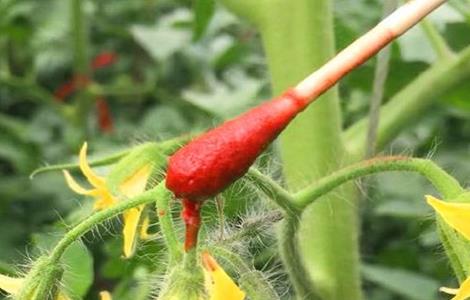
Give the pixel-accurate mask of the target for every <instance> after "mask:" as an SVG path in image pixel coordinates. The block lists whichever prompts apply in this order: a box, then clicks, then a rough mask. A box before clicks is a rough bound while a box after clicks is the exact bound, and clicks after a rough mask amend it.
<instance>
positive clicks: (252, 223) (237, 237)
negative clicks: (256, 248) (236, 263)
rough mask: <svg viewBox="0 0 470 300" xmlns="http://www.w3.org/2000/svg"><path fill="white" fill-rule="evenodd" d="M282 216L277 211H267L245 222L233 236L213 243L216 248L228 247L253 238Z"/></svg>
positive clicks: (282, 215)
mask: <svg viewBox="0 0 470 300" xmlns="http://www.w3.org/2000/svg"><path fill="white" fill-rule="evenodd" d="M283 217H284V214H283V213H282V212H280V211H278V210H273V211H269V212H267V213H266V214H264V215H262V216H260V217H257V218H256V219H253V220H249V221H245V222H243V223H242V224H241V225H240V228H239V229H238V231H237V232H235V233H234V234H232V235H230V236H228V237H226V238H224V239H222V240H219V241H217V242H215V245H217V246H224V245H230V244H232V243H234V242H239V241H242V240H243V239H244V238H246V237H249V238H253V237H254V236H257V235H259V234H260V232H262V231H264V230H265V229H266V228H270V227H272V226H273V225H274V224H276V223H277V222H279V221H280V220H282V219H283Z"/></svg>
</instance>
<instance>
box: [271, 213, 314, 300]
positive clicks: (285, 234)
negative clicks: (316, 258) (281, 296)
mask: <svg viewBox="0 0 470 300" xmlns="http://www.w3.org/2000/svg"><path fill="white" fill-rule="evenodd" d="M298 229H299V218H298V217H296V216H287V217H286V218H285V220H284V221H283V223H282V225H281V232H280V234H279V252H280V254H281V259H282V262H283V264H284V267H285V268H286V270H287V273H288V274H289V277H290V279H291V282H292V284H293V286H294V289H295V292H296V296H297V298H298V299H311V300H315V299H322V298H321V297H320V296H319V295H318V294H316V291H315V289H314V283H313V282H312V281H311V280H310V276H309V275H308V272H307V270H306V269H305V266H304V264H303V262H302V259H301V256H300V253H299V246H298V236H297V234H298V232H297V231H298Z"/></svg>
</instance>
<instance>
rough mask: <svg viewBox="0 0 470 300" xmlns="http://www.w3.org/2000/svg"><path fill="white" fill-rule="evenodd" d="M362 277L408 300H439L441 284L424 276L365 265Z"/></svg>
mask: <svg viewBox="0 0 470 300" xmlns="http://www.w3.org/2000/svg"><path fill="white" fill-rule="evenodd" d="M362 275H363V276H364V278H365V279H366V280H367V281H370V282H373V283H375V284H377V285H379V286H381V287H383V288H385V289H388V290H390V291H392V292H394V293H396V294H399V295H401V296H403V297H405V298H406V299H412V300H432V299H437V290H438V289H439V283H438V282H437V281H435V280H433V279H431V278H429V277H427V276H424V275H420V274H417V273H414V272H410V271H407V270H402V269H394V268H389V267H385V266H378V265H363V266H362Z"/></svg>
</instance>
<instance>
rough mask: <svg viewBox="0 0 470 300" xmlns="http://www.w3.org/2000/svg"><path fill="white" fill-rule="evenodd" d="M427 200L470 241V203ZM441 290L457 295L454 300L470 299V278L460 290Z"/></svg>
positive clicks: (432, 198)
mask: <svg viewBox="0 0 470 300" xmlns="http://www.w3.org/2000/svg"><path fill="white" fill-rule="evenodd" d="M426 200H427V202H428V204H429V205H431V206H432V207H433V208H434V210H435V211H436V212H437V213H438V214H439V215H440V216H441V217H442V219H444V221H445V222H446V223H447V224H449V226H451V227H452V228H454V229H455V230H457V232H459V233H460V234H462V235H463V236H464V237H465V238H467V239H469V240H470V222H469V220H470V203H455V202H445V201H441V200H439V199H436V198H434V197H433V196H426ZM440 290H441V291H442V292H444V293H447V294H451V295H455V297H454V298H452V300H465V299H467V298H470V278H467V279H466V280H465V281H464V282H463V283H462V284H461V285H460V288H458V289H450V288H445V287H443V288H441V289H440Z"/></svg>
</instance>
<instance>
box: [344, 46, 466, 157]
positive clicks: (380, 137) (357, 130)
mask: <svg viewBox="0 0 470 300" xmlns="http://www.w3.org/2000/svg"><path fill="white" fill-rule="evenodd" d="M469 77H470V47H468V48H466V49H465V50H463V51H462V52H460V53H459V54H458V55H456V56H455V57H454V58H453V59H449V60H445V61H441V62H439V63H436V64H435V65H433V66H432V67H430V68H429V69H428V70H427V71H425V72H424V73H422V74H421V75H420V76H418V78H416V79H415V80H414V81H413V82H411V83H410V84H409V85H408V86H406V87H405V88H404V89H403V90H402V91H400V92H399V93H398V94H396V95H395V96H394V97H393V98H392V99H391V100H390V101H388V102H387V104H385V105H384V106H383V107H382V108H381V110H380V120H381V121H380V124H379V127H378V131H377V148H378V149H381V148H383V147H384V146H385V145H386V144H387V143H388V142H390V141H391V140H392V139H393V138H394V137H396V136H397V135H398V134H399V133H400V131H401V130H402V129H403V128H405V127H406V126H407V125H408V124H409V123H411V122H416V119H417V118H419V117H420V116H421V115H423V113H424V111H425V110H426V109H428V108H429V107H430V106H431V105H432V104H434V103H436V102H437V101H438V100H439V99H440V98H442V96H443V95H445V93H447V92H449V91H452V90H453V89H455V88H456V87H457V86H459V85H460V84H464V83H465V82H467V81H468V78H469ZM431 87H432V88H431ZM367 122H368V121H367V119H365V118H364V119H362V120H360V121H358V122H357V123H355V124H354V125H352V126H351V127H350V128H348V129H347V130H346V131H345V132H344V134H343V137H344V140H345V141H346V142H347V148H348V150H349V152H350V153H351V154H352V155H353V156H355V157H357V156H361V155H363V153H364V145H365V139H366V134H367Z"/></svg>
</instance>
